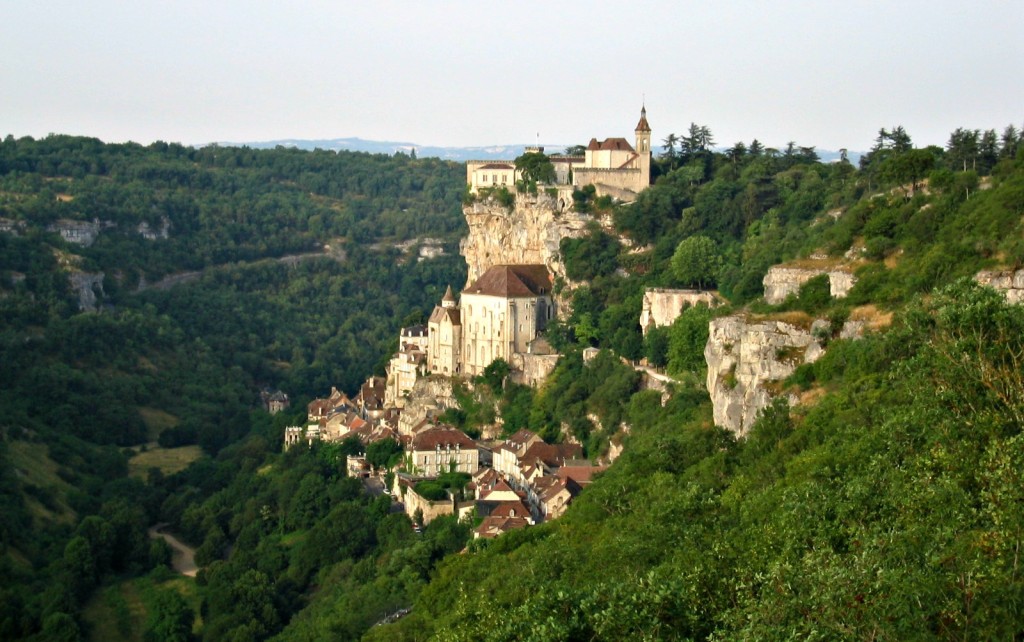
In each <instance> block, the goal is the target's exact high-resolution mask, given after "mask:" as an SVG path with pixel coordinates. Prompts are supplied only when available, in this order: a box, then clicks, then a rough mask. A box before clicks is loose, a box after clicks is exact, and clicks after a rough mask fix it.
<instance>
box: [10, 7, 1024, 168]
mask: <svg viewBox="0 0 1024 642" xmlns="http://www.w3.org/2000/svg"><path fill="white" fill-rule="evenodd" d="M1022 61H1024V2H1022V1H1021V0H1007V1H1002V2H996V1H992V0H974V1H973V2H967V1H966V0H960V1H957V2H951V1H948V0H928V1H921V2H916V1H914V2H900V1H899V0H888V1H877V2H874V1H861V0H843V1H841V2H838V1H837V2H833V1H831V0H773V1H772V2H761V1H753V0H750V1H739V0H735V1H732V0H718V1H716V2H710V1H709V2H694V1H692V0H673V1H666V2H661V1H653V0H652V1H645V0H638V1H636V2H621V1H616V2H603V1H593V2H581V1H572V0H568V1H563V2H551V1H547V2H541V1H534V0H516V1H515V2H501V3H498V2H479V1H477V2H446V1H443V0H421V1H419V2H413V1H412V0H410V1H407V2H397V1H390V0H375V1H373V2H367V1H365V0H364V1H361V2H349V1H337V0H336V1H332V2H327V1H305V0H289V1H288V2H283V1H280V2H269V1H264V0H244V1H243V0H177V1H173V2H171V1H159V2H158V1H155V0H154V1H150V0H132V1H113V0H89V1H88V2H83V1H82V0H73V1H48V0H31V1H29V0H0V136H3V135H6V134H13V135H14V136H15V137H20V136H33V137H43V136H46V135H47V134H49V133H60V134H75V135H86V136H95V137H97V138H100V139H102V140H104V141H107V142H122V141H126V140H133V141H136V142H139V143H143V144H148V143H150V142H153V141H155V140H164V141H173V142H181V143H185V144H205V143H208V142H212V141H240V142H241V141H244V142H256V141H267V140H278V139H288V138H292V139H330V138H344V137H360V138H365V139H370V140H388V141H400V142H411V143H416V144H420V145H438V146H486V145H500V144H514V143H533V142H535V141H537V140H539V142H541V143H542V144H548V145H555V144H585V143H586V142H587V141H589V140H590V139H591V138H593V137H596V138H599V139H603V138H607V137H612V136H623V137H626V138H627V139H629V140H632V136H633V128H634V127H635V125H636V123H637V120H638V119H639V110H640V107H641V105H642V104H646V107H647V116H648V121H649V122H650V125H651V129H652V138H653V139H654V142H653V144H654V146H655V147H656V148H657V147H658V146H660V144H661V141H663V140H664V138H665V137H666V136H667V135H668V134H670V133H676V134H683V133H685V131H686V130H687V129H688V127H689V125H690V123H697V124H698V125H705V126H707V127H709V128H710V129H711V131H712V133H713V135H714V139H715V143H716V145H718V146H723V147H724V146H729V145H731V144H732V143H734V142H736V141H744V142H747V143H749V142H750V140H752V139H754V138H757V139H759V140H760V141H762V142H763V143H765V144H767V145H768V146H774V147H782V146H784V145H785V144H786V143H787V142H789V141H795V142H796V143H797V144H798V145H805V146H810V145H814V146H816V147H818V148H819V149H831V150H836V149H839V148H843V147H845V148H848V149H850V150H866V149H868V148H869V147H870V146H871V144H872V141H873V139H874V138H875V136H876V135H877V132H878V130H879V129H880V128H882V127H886V128H889V127H892V126H895V125H902V126H904V127H905V128H906V130H907V132H908V133H909V134H910V135H911V137H912V139H913V142H914V143H915V144H916V145H918V146H925V145H929V144H937V145H944V144H945V142H946V141H947V140H948V138H949V133H950V132H951V131H952V130H953V129H955V128H957V127H967V128H971V129H982V130H984V129H990V128H993V129H996V130H997V131H998V132H1000V133H1001V132H1002V130H1003V129H1004V128H1005V126H1006V125H1008V124H1010V123H1013V124H1014V125H1015V126H1017V127H1018V128H1021V127H1022V126H1024V82H1022V81H1021V75H1020V66H1021V62H1022Z"/></svg>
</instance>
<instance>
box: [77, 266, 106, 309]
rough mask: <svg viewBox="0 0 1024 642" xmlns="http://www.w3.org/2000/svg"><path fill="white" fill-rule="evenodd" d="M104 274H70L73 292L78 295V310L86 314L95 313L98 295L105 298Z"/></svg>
mask: <svg viewBox="0 0 1024 642" xmlns="http://www.w3.org/2000/svg"><path fill="white" fill-rule="evenodd" d="M103 276H104V274H103V272H96V273H90V272H78V271H74V272H71V273H70V274H68V282H69V283H70V285H71V289H72V291H74V292H75V294H77V295H78V309H79V310H82V311H84V312H95V311H96V310H97V309H98V308H97V305H96V304H97V302H98V301H99V299H98V298H97V296H96V295H97V294H99V296H100V297H102V296H104V294H105V293H104V292H103Z"/></svg>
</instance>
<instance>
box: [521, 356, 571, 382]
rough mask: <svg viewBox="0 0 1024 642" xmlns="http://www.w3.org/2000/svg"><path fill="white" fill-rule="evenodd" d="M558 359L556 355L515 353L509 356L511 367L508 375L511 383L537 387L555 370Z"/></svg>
mask: <svg viewBox="0 0 1024 642" xmlns="http://www.w3.org/2000/svg"><path fill="white" fill-rule="evenodd" d="M558 357H559V355H557V354H527V353H515V354H512V355H510V358H509V365H510V366H511V367H512V374H511V375H510V376H511V378H512V381H514V382H515V383H520V384H523V385H526V386H539V385H540V384H541V383H543V382H544V379H546V378H547V376H548V375H549V374H551V371H552V370H554V369H555V365H557V364H558Z"/></svg>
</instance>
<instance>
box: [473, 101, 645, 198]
mask: <svg viewBox="0 0 1024 642" xmlns="http://www.w3.org/2000/svg"><path fill="white" fill-rule="evenodd" d="M633 132H634V135H635V146H633V145H630V144H629V141H627V140H626V139H625V138H606V139H605V140H604V141H601V142H598V140H597V139H596V138H591V139H590V144H589V145H587V147H586V150H585V151H584V154H583V156H550V157H549V158H550V159H551V163H552V164H553V165H554V166H555V186H556V187H558V188H560V189H559V192H560V194H559V196H560V197H562V194H561V192H563V191H564V192H567V196H569V197H571V196H572V190H574V189H579V188H580V187H583V186H585V185H593V186H594V187H595V188H596V190H597V195H598V196H605V195H607V196H611V197H612V198H616V199H618V200H620V201H623V202H627V203H628V202H632V201H634V200H636V195H637V194H639V193H640V192H642V191H643V190H645V189H647V187H649V186H650V184H651V126H650V125H649V124H648V123H647V108H646V107H641V108H640V121H639V122H638V123H637V124H636V127H635V128H634V130H633ZM526 151H527V152H531V151H532V152H543V151H544V148H543V147H528V148H527V149H526ZM518 179H519V175H518V172H517V171H516V168H515V161H512V160H507V161H504V160H503V161H469V162H467V163H466V182H467V183H469V187H470V191H471V192H472V193H474V194H476V193H477V192H478V190H480V189H487V188H494V187H507V188H509V189H513V188H514V187H515V184H516V181H517V180H518ZM565 202H568V203H571V202H572V201H571V200H566V201H565Z"/></svg>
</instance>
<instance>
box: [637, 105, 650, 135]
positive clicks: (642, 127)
mask: <svg viewBox="0 0 1024 642" xmlns="http://www.w3.org/2000/svg"><path fill="white" fill-rule="evenodd" d="M635 131H637V132H649V131H651V126H650V125H648V124H647V105H641V107H640V122H639V123H637V124H636V130H635Z"/></svg>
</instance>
